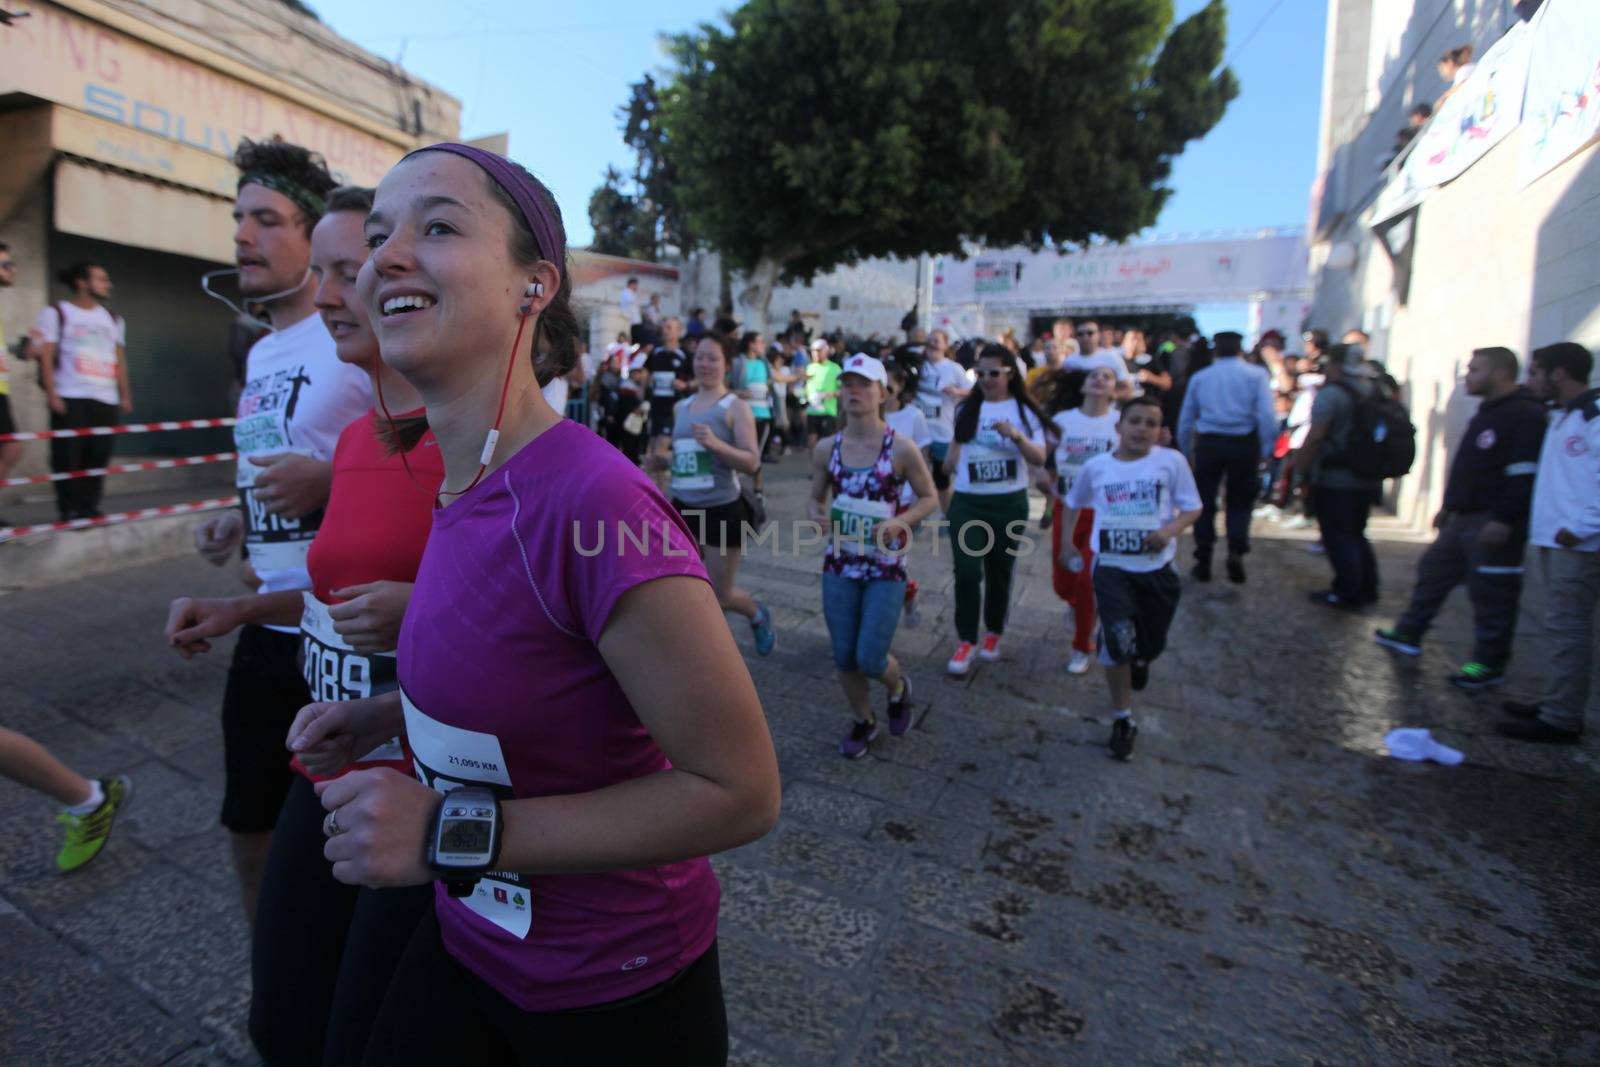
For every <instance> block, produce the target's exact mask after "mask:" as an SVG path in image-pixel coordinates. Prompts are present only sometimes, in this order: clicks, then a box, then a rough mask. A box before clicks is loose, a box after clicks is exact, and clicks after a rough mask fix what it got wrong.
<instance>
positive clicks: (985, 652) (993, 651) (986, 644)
mask: <svg viewBox="0 0 1600 1067" xmlns="http://www.w3.org/2000/svg"><path fill="white" fill-rule="evenodd" d="M978 658H979V659H981V660H987V661H988V662H990V663H993V662H994V661H995V660H997V659H999V658H1000V635H999V634H984V635H983V646H982V647H981V648H979V649H978Z"/></svg>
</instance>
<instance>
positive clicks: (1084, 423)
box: [1051, 408, 1122, 500]
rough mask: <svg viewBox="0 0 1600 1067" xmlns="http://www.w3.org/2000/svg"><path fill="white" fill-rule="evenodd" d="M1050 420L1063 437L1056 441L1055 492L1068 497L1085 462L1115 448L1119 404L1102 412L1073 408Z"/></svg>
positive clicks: (1119, 419) (1063, 497)
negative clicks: (1087, 413)
mask: <svg viewBox="0 0 1600 1067" xmlns="http://www.w3.org/2000/svg"><path fill="white" fill-rule="evenodd" d="M1051 421H1052V422H1054V423H1055V427H1056V433H1057V434H1058V435H1060V439H1061V440H1060V443H1059V444H1057V445H1056V495H1057V496H1059V497H1061V498H1062V499H1063V500H1065V499H1066V496H1067V493H1068V491H1069V490H1071V489H1072V483H1073V482H1074V481H1076V480H1077V477H1078V472H1079V471H1080V470H1082V469H1083V465H1084V464H1085V463H1087V462H1089V461H1090V460H1091V459H1093V458H1094V457H1096V456H1098V455H1100V454H1101V453H1102V452H1111V451H1114V450H1115V449H1116V447H1117V423H1118V422H1120V421H1122V416H1121V415H1120V414H1119V413H1118V412H1117V409H1116V408H1111V409H1110V410H1108V411H1107V412H1106V413H1105V414H1104V415H1099V416H1095V415H1085V414H1084V413H1083V409H1082V408H1070V409H1068V410H1066V411H1063V412H1061V413H1059V414H1058V415H1056V417H1055V418H1054V419H1052V420H1051Z"/></svg>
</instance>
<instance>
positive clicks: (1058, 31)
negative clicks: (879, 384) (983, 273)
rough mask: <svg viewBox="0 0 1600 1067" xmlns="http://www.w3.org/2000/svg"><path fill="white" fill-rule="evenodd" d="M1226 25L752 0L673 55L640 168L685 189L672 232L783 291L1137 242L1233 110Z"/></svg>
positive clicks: (1059, 8)
mask: <svg viewBox="0 0 1600 1067" xmlns="http://www.w3.org/2000/svg"><path fill="white" fill-rule="evenodd" d="M1225 21H1226V14H1225V9H1224V5H1223V2H1222V0H1212V2H1211V3H1209V4H1208V5H1207V6H1206V7H1205V8H1203V9H1201V10H1200V11H1199V12H1197V13H1196V14H1194V15H1193V16H1191V17H1190V18H1188V19H1186V20H1184V22H1182V23H1181V24H1179V25H1177V26H1173V24H1172V23H1173V5H1172V0H984V2H983V3H973V2H972V0H916V2H910V0H749V2H748V3H746V4H745V5H744V6H742V7H740V8H739V9H737V10H735V11H734V12H732V13H731V14H730V15H729V16H728V25H727V26H726V27H719V26H715V25H710V24H706V25H702V26H700V27H699V28H698V29H697V30H695V31H693V32H690V33H685V34H681V35H678V36H675V37H673V38H671V39H670V42H669V43H670V45H671V55H672V57H673V63H672V67H671V70H670V72H669V75H668V77H666V78H665V80H664V81H663V82H662V84H660V85H659V86H656V85H654V84H650V85H649V86H647V88H648V90H649V92H650V93H651V94H652V96H653V98H654V99H653V100H652V107H651V116H650V126H649V128H650V141H649V143H648V144H647V145H644V146H642V150H641V166H642V167H644V166H646V165H648V169H649V172H650V173H655V174H658V175H659V176H661V177H663V178H668V177H669V178H670V194H671V196H672V197H674V198H675V200H676V203H675V204H673V205H671V206H670V207H667V206H662V205H657V206H656V212H657V214H658V216H662V215H665V216H666V217H676V218H678V219H680V220H683V223H686V225H687V227H688V229H689V230H690V231H692V233H693V234H694V235H695V237H696V238H697V239H698V240H700V241H703V242H704V243H705V244H708V245H709V246H711V247H713V248H715V249H717V250H718V251H720V252H721V253H722V254H723V255H724V256H725V257H726V258H727V260H728V261H729V262H731V264H732V265H733V266H735V267H737V268H740V269H744V270H748V271H751V272H752V274H753V276H755V277H756V278H757V285H758V286H761V285H762V284H763V283H765V287H766V288H767V289H769V290H770V285H771V283H772V281H774V280H776V278H777V277H779V276H783V277H785V278H810V277H812V276H814V275H815V274H817V273H819V272H822V271H826V270H830V269H832V268H834V267H836V266H839V265H841V264H848V263H853V262H856V261H857V260H860V259H863V258H868V257H875V256H899V257H910V256H915V255H917V254H920V253H924V252H927V253H934V254H939V253H955V252H960V251H961V250H962V248H963V246H964V244H965V243H966V242H971V241H976V242H980V243H985V244H990V245H1016V244H1022V245H1027V246H1030V247H1034V248H1038V247H1041V246H1044V245H1047V244H1053V245H1056V246H1058V247H1069V246H1073V245H1078V244H1082V243H1084V242H1087V241H1089V240H1090V239H1091V238H1095V237H1105V238H1109V239H1112V240H1121V239H1124V238H1126V237H1129V236H1131V235H1132V234H1134V233H1136V232H1138V231H1139V230H1141V229H1143V228H1145V227H1147V226H1149V225H1151V224H1152V223H1153V222H1154V221H1155V219H1156V216H1157V215H1158V214H1159V212H1160V210H1161V206H1162V204H1163V203H1164V202H1165V200H1166V198H1167V196H1168V195H1169V194H1170V190H1169V189H1167V188H1166V187H1165V185H1164V183H1165V181H1166V179H1167V177H1168V176H1169V175H1170V173H1171V167H1172V159H1173V157H1174V156H1176V155H1177V154H1178V153H1179V152H1181V151H1182V150H1183V147H1184V146H1185V145H1186V144H1187V143H1188V142H1189V141H1191V140H1193V139H1195V138H1197V137H1200V136H1202V135H1204V134H1205V133H1206V132H1207V131H1208V130H1210V129H1211V128H1212V127H1213V126H1214V125H1215V124H1216V123H1217V121H1218V120H1219V119H1220V118H1221V117H1222V113H1223V110H1224V108H1225V107H1226V106H1227V103H1228V101H1229V100H1231V99H1232V98H1233V97H1234V96H1235V95H1237V93H1238V84H1237V82H1236V80H1235V78H1234V77H1233V75H1232V73H1231V72H1230V71H1228V70H1226V69H1218V68H1219V66H1220V64H1221V61H1222V51H1223V43H1224V36H1225ZM639 88H640V87H638V86H636V87H635V101H634V106H635V108H637V105H638V95H639ZM635 147H636V148H641V145H639V144H636V145H635ZM646 156H647V157H648V158H646Z"/></svg>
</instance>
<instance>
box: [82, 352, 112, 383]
mask: <svg viewBox="0 0 1600 1067" xmlns="http://www.w3.org/2000/svg"><path fill="white" fill-rule="evenodd" d="M72 369H73V370H74V371H75V372H77V375H78V377H80V378H98V379H100V380H101V381H110V380H111V379H113V378H115V377H116V376H117V364H116V361H115V360H111V361H107V360H103V359H95V358H94V357H93V356H73V357H72Z"/></svg>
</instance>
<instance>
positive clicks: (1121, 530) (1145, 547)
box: [1097, 515, 1165, 563]
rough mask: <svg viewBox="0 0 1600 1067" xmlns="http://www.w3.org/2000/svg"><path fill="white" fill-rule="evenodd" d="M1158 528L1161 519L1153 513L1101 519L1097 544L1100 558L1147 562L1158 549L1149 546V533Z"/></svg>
mask: <svg viewBox="0 0 1600 1067" xmlns="http://www.w3.org/2000/svg"><path fill="white" fill-rule="evenodd" d="M1160 528H1161V520H1160V519H1159V518H1157V517H1156V516H1154V515H1151V516H1143V515H1130V516H1118V517H1116V518H1114V519H1112V520H1109V521H1105V520H1103V521H1102V523H1101V526H1100V537H1099V542H1098V546H1097V547H1098V549H1099V552H1100V559H1101V560H1102V561H1103V562H1106V563H1115V562H1116V561H1117V560H1119V559H1121V560H1124V561H1128V562H1135V561H1139V562H1149V560H1148V557H1149V556H1151V555H1152V554H1154V553H1156V552H1159V551H1160V549H1156V548H1151V547H1150V535H1151V534H1152V533H1154V532H1155V531H1156V530H1159V529H1160ZM1162 547H1165V546H1162Z"/></svg>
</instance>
